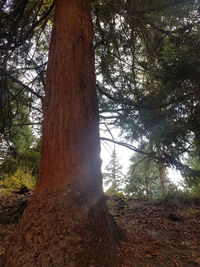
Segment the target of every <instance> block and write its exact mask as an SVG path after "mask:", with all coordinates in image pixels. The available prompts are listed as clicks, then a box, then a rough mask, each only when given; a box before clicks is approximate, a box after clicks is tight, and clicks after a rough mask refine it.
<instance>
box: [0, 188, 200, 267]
mask: <svg viewBox="0 0 200 267" xmlns="http://www.w3.org/2000/svg"><path fill="white" fill-rule="evenodd" d="M30 196H31V192H28V193H25V194H18V193H15V192H13V193H12V194H5V192H3V190H1V191H0V260H1V259H2V258H3V256H4V254H5V252H6V248H7V246H8V245H9V243H10V240H11V238H12V236H13V234H14V232H15V231H16V228H17V221H15V217H16V216H15V215H16V211H17V210H18V207H19V206H20V205H22V204H23V203H24V201H25V200H26V199H28V198H29V197H30ZM199 203H200V201H199V202H197V203H192V204H191V203H186V202H184V201H182V202H181V201H174V200H171V201H149V200H145V199H142V200H139V199H133V198H126V199H125V198H123V197H119V196H115V197H113V198H108V205H109V207H110V212H111V213H112V214H113V216H114V218H115V220H116V221H117V223H118V225H119V226H120V227H121V228H122V229H123V230H124V232H125V234H126V240H124V241H123V242H122V244H121V250H120V255H121V257H122V262H123V265H122V267H126V266H127V267H129V266H131V267H134V266H135V267H151V266H156V267H159V266H169V267H173V266H175V267H176V266H181V267H195V266H200V204H199ZM10 214H12V218H13V219H12V220H11V219H10ZM8 215H9V216H8ZM86 267H87V266H86ZM108 267H112V266H108Z"/></svg>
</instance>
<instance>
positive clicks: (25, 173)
mask: <svg viewBox="0 0 200 267" xmlns="http://www.w3.org/2000/svg"><path fill="white" fill-rule="evenodd" d="M35 183H36V180H35V177H33V176H32V174H31V171H29V170H25V169H23V168H19V169H18V170H16V172H15V173H14V174H12V175H5V176H4V178H3V179H2V180H0V188H21V187H22V186H26V187H27V188H29V189H34V188H35Z"/></svg>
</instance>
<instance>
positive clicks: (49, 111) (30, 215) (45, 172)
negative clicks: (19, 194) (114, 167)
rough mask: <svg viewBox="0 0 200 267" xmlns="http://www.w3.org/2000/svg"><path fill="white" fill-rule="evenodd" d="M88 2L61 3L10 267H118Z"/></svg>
mask: <svg viewBox="0 0 200 267" xmlns="http://www.w3.org/2000/svg"><path fill="white" fill-rule="evenodd" d="M90 10H91V7H90V0H58V1H57V5H56V12H55V20H54V26H53V32H52V39H51V45H50V53H49V63H48V70H47V80H46V100H45V103H44V125H43V144H42V158H41V166H40V175H39V181H38V183H37V187H36V190H35V192H34V195H33V198H32V199H31V201H30V203H29V205H28V207H27V209H26V210H25V212H24V215H23V218H22V220H21V223H20V225H19V229H18V231H17V233H16V236H15V238H14V240H13V242H12V244H11V246H10V248H9V251H8V253H7V255H6V263H5V266H6V267H13V266H15V267H24V266H27V267H36V266H46V267H47V266H48V267H50V266H51V267H52V266H68V267H70V266H77V267H81V266H83V267H87V266H118V264H117V261H115V259H116V258H115V253H114V249H115V245H116V243H117V240H118V239H119V238H120V234H119V231H118V228H117V226H116V224H115V222H114V221H113V219H112V217H111V216H110V215H109V213H108V211H107V208H106V204H105V201H104V195H103V190H102V177H101V171H100V165H101V161H100V156H99V154H100V141H99V140H100V138H99V129H98V105H97V97H96V90H95V74H94V54H93V43H92V41H93V31H92V21H91V14H90Z"/></svg>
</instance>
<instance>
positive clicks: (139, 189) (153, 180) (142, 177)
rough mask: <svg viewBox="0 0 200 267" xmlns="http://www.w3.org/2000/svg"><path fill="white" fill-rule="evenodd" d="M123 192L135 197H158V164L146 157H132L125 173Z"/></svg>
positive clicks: (159, 193)
mask: <svg viewBox="0 0 200 267" xmlns="http://www.w3.org/2000/svg"><path fill="white" fill-rule="evenodd" d="M125 192H126V193H128V194H131V195H134V196H137V197H142V196H151V197H153V196H154V197H158V196H160V195H161V186H160V181H159V166H158V164H157V163H156V162H155V161H153V160H152V159H151V158H148V157H147V156H144V155H141V154H136V155H134V156H133V157H132V159H131V165H130V167H129V171H128V173H127V178H126V187H125Z"/></svg>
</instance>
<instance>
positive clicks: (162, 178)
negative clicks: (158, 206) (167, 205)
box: [159, 162, 168, 195]
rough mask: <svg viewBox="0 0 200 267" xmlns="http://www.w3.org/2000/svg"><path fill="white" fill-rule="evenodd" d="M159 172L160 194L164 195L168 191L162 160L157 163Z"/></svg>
mask: <svg viewBox="0 0 200 267" xmlns="http://www.w3.org/2000/svg"><path fill="white" fill-rule="evenodd" d="M159 172H160V183H161V189H162V194H163V195H166V194H167V193H168V179H167V175H166V170H165V165H164V164H163V163H162V162H161V163H159Z"/></svg>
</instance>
